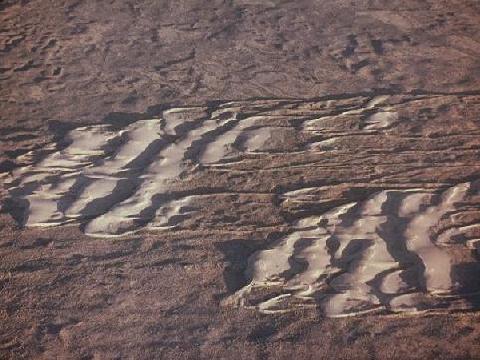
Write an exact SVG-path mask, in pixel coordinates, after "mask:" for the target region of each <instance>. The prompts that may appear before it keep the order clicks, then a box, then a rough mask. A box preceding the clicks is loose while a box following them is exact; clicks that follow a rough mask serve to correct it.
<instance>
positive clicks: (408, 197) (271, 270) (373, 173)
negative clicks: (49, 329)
mask: <svg viewBox="0 0 480 360" xmlns="http://www.w3.org/2000/svg"><path fill="white" fill-rule="evenodd" d="M468 97H471V99H469V100H470V103H472V104H475V103H477V102H478V101H479V100H478V99H477V98H478V93H472V94H470V93H460V94H445V95H443V94H422V93H418V94H414V93H410V94H400V93H397V92H395V93H389V92H374V93H362V94H352V95H348V94H342V95H338V96H327V97H323V98H318V99H311V100H299V99H292V100H289V99H278V100H275V99H263V100H261V99H253V100H245V101H229V102H221V101H216V102H209V103H208V104H206V105H205V106H184V107H170V108H167V107H161V108H160V107H159V110H158V111H157V112H156V113H158V116H156V117H155V118H152V119H145V118H144V117H142V119H141V120H137V121H124V122H123V123H122V124H115V123H112V124H101V125H90V126H84V127H79V128H76V129H73V130H71V131H70V132H69V133H67V134H66V135H65V137H64V138H61V139H58V142H57V143H56V144H52V145H50V147H48V149H43V150H42V151H43V152H42V154H47V155H45V156H43V158H41V156H40V155H38V154H36V153H26V154H24V155H22V156H19V160H20V161H23V162H24V163H27V164H29V165H28V166H25V167H23V168H18V169H16V170H13V171H12V172H11V174H10V175H9V176H8V178H7V181H6V182H5V191H6V193H7V194H8V198H7V199H6V201H5V202H4V205H5V207H4V209H7V211H9V212H10V214H11V215H12V216H13V217H14V219H15V220H17V221H18V223H19V225H21V226H25V227H49V226H61V225H65V224H74V225H79V226H80V229H81V230H82V231H83V232H84V233H85V234H87V235H89V236H93V237H112V236H125V235H128V234H130V233H132V232H136V231H141V230H151V231H153V230H157V231H158V230H165V229H185V228H188V229H190V230H195V229H197V228H199V227H200V228H202V229H205V228H210V229H211V228H213V227H217V228H223V229H225V230H224V231H230V230H232V229H237V230H240V229H249V231H253V230H259V229H277V230H276V231H278V230H279V229H282V230H281V231H284V230H285V233H284V234H285V235H284V236H283V237H280V238H279V239H277V240H276V241H275V242H274V243H273V244H270V245H269V247H268V248H265V249H263V250H259V251H257V252H256V253H254V254H253V255H252V256H251V257H250V258H249V259H248V261H246V262H248V264H247V265H246V269H245V274H244V275H245V279H246V280H247V282H248V285H246V286H245V287H243V288H241V289H240V290H239V291H238V292H237V293H235V294H233V295H232V296H231V297H229V299H228V300H227V301H226V303H229V304H236V305H239V306H245V307H252V308H256V309H258V310H259V311H262V312H266V313H268V312H275V311H288V310H291V309H294V308H297V307H314V308H316V309H320V310H321V311H323V312H324V313H325V314H326V315H327V316H332V317H337V316H349V315H358V314H364V313H370V312H419V311H436V310H441V309H447V310H462V309H472V308H475V307H476V306H477V305H478V304H479V301H478V298H477V297H476V296H477V292H479V291H480V280H478V279H479V278H480V277H479V276H478V275H479V274H480V265H479V264H478V261H476V260H475V256H476V255H475V253H477V254H478V252H479V248H480V210H478V204H479V202H480V193H479V190H480V185H479V183H478V180H477V179H478V173H479V171H480V165H479V164H477V163H476V162H475V159H476V156H477V155H478V151H477V150H478V147H476V145H475V143H474V140H475V139H474V137H471V136H463V135H469V134H470V135H471V134H475V133H476V132H478V123H477V121H476V119H470V118H466V119H465V120H464V121H463V122H462V124H461V127H459V126H458V121H455V116H456V114H458V109H457V107H458V106H459V104H460V103H462V104H463V105H462V106H466V105H465V104H467V103H468V102H466V101H464V100H465V99H466V98H468ZM467 100H468V99H467ZM450 109H451V111H452V113H451V114H450V113H449V111H450ZM427 113H428V116H425V114H427ZM465 113H467V112H466V111H465ZM438 121H442V124H443V125H444V124H445V123H448V126H450V127H451V128H452V129H447V130H448V131H443V130H442V126H443V125H442V126H438V124H437V122H438ZM450 130H451V131H450ZM442 131H443V132H442ZM449 133H455V134H458V136H448V135H449ZM435 139H443V140H444V141H443V140H442V141H441V142H439V141H438V140H435ZM447 142H448V143H447ZM55 149H56V150H55ZM452 149H455V151H452ZM47 150H48V151H47ZM39 158H41V159H40V160H36V159H39ZM33 159H35V161H34V160H33ZM437 159H438V160H437ZM458 164H472V165H471V166H463V167H461V169H462V170H461V171H463V172H462V173H461V174H460V173H459V172H460V170H458V169H459V167H458ZM440 167H441V169H442V171H439V170H438V169H439V168H440ZM465 179H468V181H467V180H465ZM227 229H228V230H227ZM235 231H236V230H235ZM242 231H243V230H242ZM237 288H240V286H238V287H237ZM475 304H477V305H475Z"/></svg>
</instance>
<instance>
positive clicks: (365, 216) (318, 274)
mask: <svg viewBox="0 0 480 360" xmlns="http://www.w3.org/2000/svg"><path fill="white" fill-rule="evenodd" d="M477 187H478V184H477V185H474V184H471V183H463V184H459V185H457V186H454V187H450V188H448V189H446V190H445V191H443V192H441V193H433V192H431V191H426V190H424V189H408V190H385V191H381V192H378V193H376V194H374V195H372V196H371V197H369V198H368V199H366V200H365V201H363V202H354V203H348V204H345V205H342V206H339V207H336V208H334V209H332V210H330V211H328V212H326V213H324V214H322V215H320V216H309V217H305V218H303V219H300V220H298V221H296V223H295V224H294V225H293V227H292V230H291V232H290V233H289V234H288V235H287V236H285V237H283V238H281V239H279V240H278V241H277V242H276V243H275V244H273V246H271V247H270V248H268V249H266V250H262V251H258V252H256V253H254V254H253V255H252V256H251V257H250V259H249V260H248V268H247V271H246V274H247V277H248V278H249V279H250V283H249V284H248V285H247V286H246V287H244V288H243V289H241V290H240V291H239V292H238V293H237V294H235V295H234V296H233V300H234V301H237V302H239V303H241V304H242V305H244V306H256V307H258V308H259V309H260V310H261V311H263V312H275V311H282V310H285V309H288V308H291V307H292V306H293V307H295V306H298V305H301V306H305V305H307V306H308V305H309V304H310V305H312V304H314V306H320V307H321V308H322V310H323V311H324V313H325V314H326V315H327V316H331V317H338V316H348V315H356V314H360V313H366V312H371V311H392V312H418V311H425V310H434V309H437V310H442V309H450V310H451V309H456V310H458V309H469V308H472V307H473V306H475V304H476V302H477V301H478V297H476V295H478V294H477V293H478V292H479V291H480V281H479V279H478V275H479V274H480V263H471V264H470V265H469V269H468V270H466V269H464V268H462V266H463V265H464V264H463V263H462V261H461V259H460V258H456V254H455V247H458V246H459V245H460V246H464V245H467V247H470V248H472V249H475V248H476V247H477V246H478V245H477V244H478V239H477V237H478V236H479V235H480V223H473V224H470V225H467V226H458V225H455V217H458V216H459V214H462V213H468V212H469V211H472V210H474V209H475V208H476V207H478V202H477V201H478V195H479V194H478V188H477ZM472 190H473V192H472ZM289 196H291V197H293V198H294V197H295V194H290V195H289ZM258 294H261V296H258Z"/></svg>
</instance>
